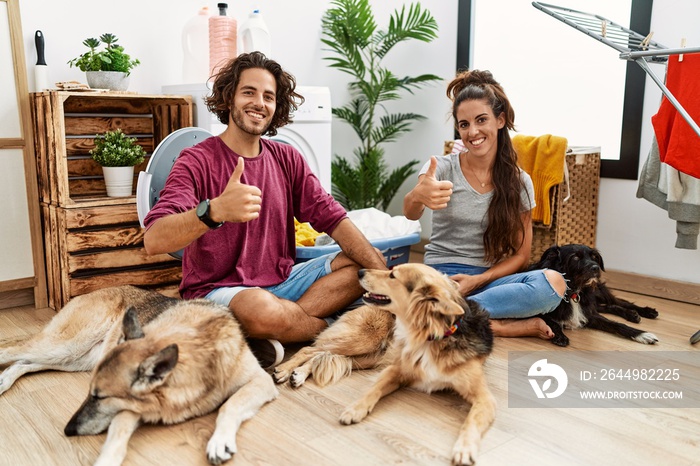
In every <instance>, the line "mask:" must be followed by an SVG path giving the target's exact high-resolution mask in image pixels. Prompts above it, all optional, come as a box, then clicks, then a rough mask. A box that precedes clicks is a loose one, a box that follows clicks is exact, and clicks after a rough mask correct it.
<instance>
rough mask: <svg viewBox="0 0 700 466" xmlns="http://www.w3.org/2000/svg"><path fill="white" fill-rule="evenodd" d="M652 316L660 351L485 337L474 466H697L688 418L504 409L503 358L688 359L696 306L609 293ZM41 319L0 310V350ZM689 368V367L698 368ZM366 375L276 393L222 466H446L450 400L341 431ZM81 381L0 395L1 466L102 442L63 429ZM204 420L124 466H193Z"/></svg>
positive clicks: (85, 458)
mask: <svg viewBox="0 0 700 466" xmlns="http://www.w3.org/2000/svg"><path fill="white" fill-rule="evenodd" d="M618 294H619V295H620V296H621V297H625V298H627V299H632V300H634V301H636V302H637V303H639V304H645V305H649V306H654V307H656V308H658V309H659V311H660V314H661V315H660V317H659V319H658V320H655V321H649V320H644V321H643V322H642V324H640V325H638V326H639V327H642V328H644V329H646V330H648V331H651V332H653V333H655V334H656V335H657V336H658V337H659V338H660V343H659V344H658V345H655V346H643V345H641V344H638V343H634V342H631V341H626V340H623V339H621V338H618V337H615V336H611V335H607V334H603V333H600V332H596V331H592V330H577V331H569V332H568V334H569V336H570V337H571V341H572V345H571V346H570V347H569V348H567V349H555V347H554V346H553V345H551V344H550V343H548V342H544V341H541V340H537V339H532V338H520V339H497V341H496V344H495V351H494V353H493V355H492V356H491V357H490V359H489V361H488V363H487V376H488V380H489V384H490V386H491V389H492V391H493V392H494V394H495V396H496V398H497V400H498V403H499V407H498V411H497V415H496V421H495V423H494V425H493V427H492V428H491V430H490V431H489V432H488V433H487V434H486V437H485V439H484V441H483V443H482V450H481V454H480V456H479V459H478V464H479V465H481V466H489V465H504V464H512V465H516V464H517V465H539V466H541V465H557V466H559V465H578V464H580V465H615V466H622V465H628V464H629V465H632V464H633V465H636V466H641V465H678V466H680V465H699V464H700V435H698V432H700V430H699V429H698V426H699V425H700V420H699V419H700V417H699V414H700V410H698V409H515V408H509V407H508V399H507V380H508V374H507V358H508V352H509V351H530V350H532V351H545V350H546V351H551V350H556V351H576V350H635V351H640V352H647V351H692V352H697V355H698V356H700V344H698V345H696V346H691V345H690V344H689V342H688V337H689V336H690V335H691V334H692V333H693V332H695V331H696V330H698V328H700V306H696V305H692V304H684V303H678V302H674V301H666V300H663V299H658V298H650V297H644V296H639V295H632V294H629V293H624V292H620V293H618ZM52 315H53V311H51V310H50V309H40V310H35V309H33V308H14V309H8V310H3V311H0V340H4V339H6V338H13V337H20V336H23V335H27V334H30V333H33V332H35V331H37V330H38V329H39V328H41V327H42V326H43V325H44V324H45V323H46V322H47V321H48V320H49V319H50V318H51V317H52ZM698 361H700V358H699V359H698ZM375 375H376V372H374V371H365V372H355V373H353V375H352V376H351V377H350V378H348V379H345V380H344V381H342V382H340V383H338V384H336V385H334V386H330V387H326V388H324V389H320V388H318V387H317V386H316V385H315V384H314V383H313V382H312V381H309V382H307V384H306V385H304V386H303V387H301V388H299V389H292V388H290V387H289V386H282V387H280V388H281V394H280V397H279V398H278V399H277V400H276V401H274V402H273V403H271V404H269V405H267V406H266V407H264V408H263V409H262V410H261V411H260V413H259V414H258V415H257V416H256V417H254V418H253V419H252V420H250V421H248V422H246V423H245V424H244V425H243V427H242V428H241V430H240V432H239V435H238V447H239V452H238V453H237V455H236V457H235V459H234V460H233V461H231V462H230V464H233V465H304V466H308V465H314V466H315V465H388V464H409V465H448V464H449V463H450V452H451V449H452V444H453V442H454V440H455V438H456V433H457V429H458V427H459V425H460V424H461V423H462V421H463V420H464V418H465V416H466V413H467V411H468V407H467V406H466V405H465V404H464V403H463V402H462V401H461V400H460V399H459V398H458V397H456V396H455V395H452V394H449V393H439V394H433V395H426V394H423V393H419V392H415V391H412V390H403V391H400V392H397V393H395V394H393V395H390V396H389V397H387V398H386V399H384V400H383V401H381V402H380V403H379V405H378V406H377V408H376V409H375V411H374V412H373V413H372V414H371V415H370V416H369V417H368V418H367V419H366V420H365V421H363V422H362V423H360V424H358V425H353V426H342V425H340V424H339V423H338V416H339V414H340V412H341V411H342V410H343V408H344V407H345V406H346V405H347V404H349V403H350V402H351V401H353V400H355V399H356V398H357V397H358V396H359V394H360V393H361V392H362V391H363V390H364V389H365V387H367V385H368V384H369V383H370V382H371V381H372V379H373V377H374V376H375ZM88 381H89V374H87V373H58V372H50V373H49V372H45V373H39V374H33V375H29V376H25V377H24V378H22V379H20V380H19V381H18V382H17V383H16V384H15V385H14V386H13V387H12V388H11V389H10V390H9V391H8V392H6V393H5V394H4V395H2V396H0V439H2V440H1V445H2V446H1V448H0V449H1V453H0V464H2V465H12V466H18V465H39V464H41V465H66V466H68V465H70V466H74V465H78V464H92V462H93V461H94V460H95V458H96V457H97V454H98V452H99V449H100V446H101V445H102V443H103V441H104V439H105V436H104V435H98V436H91V437H77V438H76V437H73V438H67V437H65V436H64V435H63V428H64V426H65V424H66V422H67V421H68V419H69V418H70V416H71V415H72V413H73V412H74V411H75V410H76V409H77V408H78V406H79V405H80V403H81V402H82V399H83V398H84V396H85V395H86V393H87V388H88ZM213 426H214V414H210V415H208V416H205V417H202V418H198V419H194V420H191V421H189V422H186V423H183V424H180V425H176V426H144V427H142V428H140V429H139V430H138V431H137V432H136V434H135V435H134V437H133V438H132V440H131V443H130V445H129V452H128V454H127V459H126V462H125V464H126V465H205V464H207V462H206V456H205V454H204V451H205V446H206V443H207V440H208V437H209V436H210V435H211V433H212V430H213Z"/></svg>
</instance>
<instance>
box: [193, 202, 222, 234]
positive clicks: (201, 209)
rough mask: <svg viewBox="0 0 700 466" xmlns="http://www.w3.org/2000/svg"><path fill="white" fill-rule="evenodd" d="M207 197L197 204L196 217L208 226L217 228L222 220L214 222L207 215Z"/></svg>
mask: <svg viewBox="0 0 700 466" xmlns="http://www.w3.org/2000/svg"><path fill="white" fill-rule="evenodd" d="M209 208H210V206H209V199H205V200H203V201H202V202H200V203H199V204H198V205H197V217H198V218H199V219H200V220H201V221H202V222H203V223H204V224H205V225H206V226H208V227H209V228H211V229H215V228H219V227H220V226H221V225H223V224H224V222H215V221H214V220H212V219H211V217H210V216H209Z"/></svg>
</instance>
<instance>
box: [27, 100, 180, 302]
mask: <svg viewBox="0 0 700 466" xmlns="http://www.w3.org/2000/svg"><path fill="white" fill-rule="evenodd" d="M30 101H31V108H32V121H33V125H34V140H35V152H36V163H37V177H38V184H39V200H40V203H41V212H42V224H43V230H44V248H45V257H46V268H47V281H48V286H49V293H48V294H49V305H50V306H51V307H52V308H54V309H56V310H59V309H61V308H62V307H63V306H64V305H65V304H66V303H67V302H68V301H69V300H70V299H71V298H73V297H74V296H78V295H81V294H84V293H88V292H90V291H93V290H96V289H99V288H104V287H107V286H115V285H125V284H130V285H138V286H144V287H149V288H153V289H156V290H158V291H161V292H163V293H164V294H167V295H169V296H178V290H177V288H178V285H179V283H180V279H181V274H182V272H181V264H180V261H178V260H176V259H173V258H172V257H170V256H169V255H167V254H162V255H157V256H149V255H147V254H146V252H145V250H144V248H143V231H142V229H141V227H140V225H139V221H138V214H137V212H136V197H135V196H134V195H133V194H134V193H135V189H136V179H135V180H134V191H133V192H132V195H131V196H127V197H107V196H106V190H105V185H104V179H103V177H102V168H101V167H100V166H99V165H98V164H97V163H95V162H94V161H93V160H92V158H91V157H90V154H89V151H90V149H92V148H93V147H94V139H95V135H96V134H100V133H103V132H105V131H108V130H114V129H117V128H121V129H122V131H124V133H126V134H127V135H129V136H131V137H136V138H137V140H138V143H139V144H140V145H141V146H143V147H144V149H145V150H146V152H147V153H148V157H150V155H151V154H152V152H153V150H154V149H155V148H156V147H157V146H158V144H159V143H160V141H162V140H163V139H164V138H165V137H166V136H167V135H168V134H170V133H171V132H173V131H175V130H177V129H180V128H185V127H188V126H192V103H191V97H190V96H171V95H168V96H159V95H140V94H117V93H80V92H63V91H50V92H38V93H33V94H31V98H30ZM147 164H148V158H147V159H146V161H145V162H144V163H143V164H141V165H139V166H137V167H136V169H135V170H134V174H135V177H137V176H138V172H139V171H141V170H144V169H145V168H146V166H147Z"/></svg>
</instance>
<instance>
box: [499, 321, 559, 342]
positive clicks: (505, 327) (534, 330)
mask: <svg viewBox="0 0 700 466" xmlns="http://www.w3.org/2000/svg"><path fill="white" fill-rule="evenodd" d="M490 322H491V330H493V335H494V336H496V337H537V338H541V339H543V340H550V339H552V338H553V337H554V332H552V329H551V328H549V325H547V324H546V323H545V322H544V320H542V319H541V318H539V317H530V318H529V319H491V321H490Z"/></svg>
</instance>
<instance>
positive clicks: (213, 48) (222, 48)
mask: <svg viewBox="0 0 700 466" xmlns="http://www.w3.org/2000/svg"><path fill="white" fill-rule="evenodd" d="M216 6H217V8H219V15H218V16H211V17H209V68H210V76H215V75H216V74H217V73H218V72H219V69H220V68H221V67H222V66H225V65H226V63H228V61H229V60H231V59H232V58H236V57H237V56H238V54H237V53H236V45H237V44H236V42H237V41H238V25H237V23H236V20H235V19H234V18H231V17H229V16H226V9H227V8H228V4H227V3H217V4H216Z"/></svg>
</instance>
